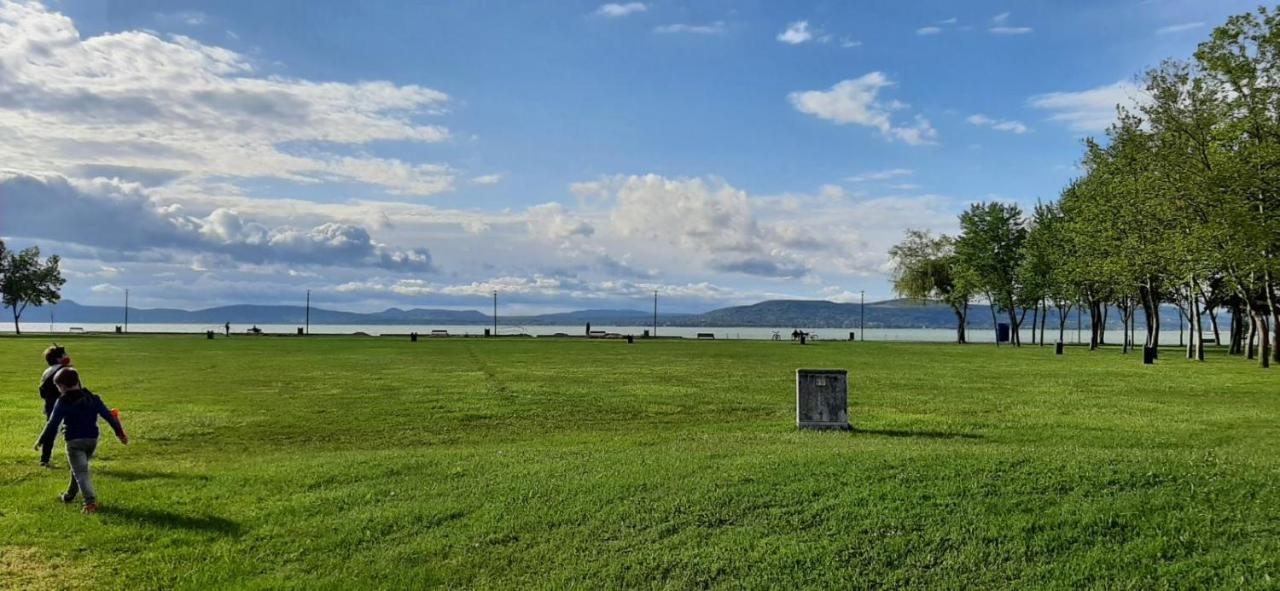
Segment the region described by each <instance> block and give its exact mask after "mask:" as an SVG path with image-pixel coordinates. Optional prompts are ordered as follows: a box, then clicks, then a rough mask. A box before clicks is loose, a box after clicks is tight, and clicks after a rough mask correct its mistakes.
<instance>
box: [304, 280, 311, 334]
mask: <svg viewBox="0 0 1280 591" xmlns="http://www.w3.org/2000/svg"><path fill="white" fill-rule="evenodd" d="M304 322H305V323H306V325H307V328H306V329H305V330H304V331H303V333H304V334H311V290H309V289H308V290H307V315H306V318H305V320H304Z"/></svg>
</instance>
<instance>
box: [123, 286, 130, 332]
mask: <svg viewBox="0 0 1280 591" xmlns="http://www.w3.org/2000/svg"><path fill="white" fill-rule="evenodd" d="M124 331H125V332H129V290H127V289H126V290H124Z"/></svg>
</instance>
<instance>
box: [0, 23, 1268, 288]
mask: <svg viewBox="0 0 1280 591" xmlns="http://www.w3.org/2000/svg"><path fill="white" fill-rule="evenodd" d="M0 6H2V8H0V143H2V144H3V145H4V146H5V147H3V148H0V156H2V157H3V158H2V159H0V163H3V164H0V236H3V237H4V239H5V240H6V242H9V243H11V244H12V245H14V246H26V245H30V244H38V245H40V246H41V247H42V248H43V249H44V250H45V251H48V252H58V253H61V254H62V255H63V256H64V257H65V259H66V269H67V275H68V284H67V286H66V290H65V295H66V297H70V298H72V299H76V300H77V301H81V302H85V303H114V302H115V300H117V299H119V296H120V291H121V290H123V289H125V288H129V289H130V290H131V293H132V294H133V298H134V301H137V302H139V303H140V305H166V306H179V307H188V308H191V307H201V306H205V305H213V304H220V303H230V302H246V301H270V302H287V301H292V300H294V299H297V294H298V293H300V292H301V291H302V290H304V289H312V290H313V294H314V299H315V300H316V301H318V302H320V303H322V304H325V305H332V306H335V307H344V308H351V309H377V308H380V307H385V306H389V305H397V306H402V307H403V306H424V307H428V306H431V307H434V306H440V307H461V308H470V307H476V306H480V305H483V302H484V301H485V298H486V297H487V294H488V293H489V292H490V291H492V290H494V289H497V290H499V291H500V292H502V293H503V294H505V295H504V301H507V302H509V305H510V306H511V309H512V310H513V311H527V312H533V311H544V310H560V309H572V308H584V307H593V308H599V307H639V308H643V307H644V304H643V302H644V297H645V294H651V293H652V291H653V290H658V291H659V292H660V293H662V294H664V295H665V296H666V297H665V301H667V302H668V305H669V306H671V308H672V309H678V310H684V311H695V310H705V309H709V308H713V307H717V306H720V305H725V304H733V303H744V302H751V301H756V300H759V299H763V298H772V297H800V298H826V299H836V300H847V299H851V298H854V297H856V294H857V292H858V291H859V290H866V292H867V294H868V297H869V298H871V299H880V298H887V297H891V296H892V293H891V291H890V289H889V285H888V280H887V277H888V275H887V271H888V269H887V266H886V263H887V256H886V251H887V249H888V247H889V246H890V245H891V244H892V243H893V242H894V241H895V240H896V239H897V238H898V237H899V236H900V235H901V233H902V232H903V230H905V229H907V228H929V229H933V230H936V231H941V232H949V231H954V226H955V222H954V217H955V214H956V213H957V212H958V211H959V210H960V209H962V208H963V207H965V205H966V204H968V203H970V202H973V201H980V200H989V199H1001V200H1007V201H1017V202H1020V203H1023V204H1026V205H1030V204H1032V203H1034V202H1035V200H1036V199H1037V198H1043V199H1051V198H1053V197H1054V196H1055V195H1056V194H1057V192H1058V191H1059V190H1060V188H1061V187H1062V186H1063V185H1064V183H1065V182H1066V181H1067V180H1068V179H1069V178H1071V176H1072V175H1073V174H1075V172H1076V171H1075V168H1074V164H1075V162H1076V161H1077V159H1078V157H1079V154H1080V141H1081V139H1082V138H1083V137H1085V136H1087V135H1096V134H1098V133H1100V132H1101V131H1102V129H1103V128H1104V127H1105V125H1106V123H1107V121H1109V120H1110V116H1111V112H1112V111H1113V106H1114V104H1115V103H1117V102H1131V101H1134V100H1140V92H1139V91H1138V90H1137V89H1136V87H1134V86H1133V85H1132V81H1133V79H1134V76H1135V75H1136V74H1138V73H1139V72H1140V71H1142V70H1143V69H1144V68H1146V67H1149V66H1152V65H1155V64H1157V63H1158V62H1159V61H1160V60H1161V59H1164V58H1168V57H1182V58H1185V57H1188V56H1189V55H1190V53H1191V52H1192V51H1193V50H1194V48H1195V45H1196V43H1198V42H1199V41H1200V40H1202V39H1204V38H1205V37H1206V36H1207V34H1208V33H1209V31H1210V30H1211V28H1212V26H1214V25H1215V24H1218V23H1220V22H1221V21H1223V20H1224V19H1225V17H1226V16H1227V15H1230V14H1235V13H1239V12H1244V11H1247V10H1249V9H1250V8H1251V4H1250V3H1248V2H1232V1H1216V2H1195V1H1181V0H1146V1H1142V0H1134V1H1131V2H1116V1H1111V2H1071V3H1063V2H1026V1H1022V2H1008V1H1005V2H966V3H956V2H899V3H884V2H816V3H802V2H790V3H778V2H729V1H724V2H698V3H687V2H657V1H655V2H643V3H641V2H630V3H618V4H604V3H600V2H547V3H529V4H518V3H510V2H501V3H499V2H459V3H451V4H426V3H392V2H379V3H328V2H283V1H281V2H261V1H259V2H219V3H212V4H210V5H203V4H200V3H181V2H128V1H119V0H114V1H109V2H97V1H65V2H50V3H47V4H43V5H41V4H31V3H8V2H6V3H3V4H0ZM52 211H57V212H61V213H62V214H64V215H62V216H60V217H59V218H55V217H54V216H52V215H51V212H52ZM55 219H57V220H59V221H57V222H55V221H54V220H55Z"/></svg>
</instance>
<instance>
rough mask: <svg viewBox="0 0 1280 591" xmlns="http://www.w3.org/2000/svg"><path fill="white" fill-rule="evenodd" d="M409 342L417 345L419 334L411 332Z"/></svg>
mask: <svg viewBox="0 0 1280 591" xmlns="http://www.w3.org/2000/svg"><path fill="white" fill-rule="evenodd" d="M409 342H411V343H416V342H418V333H416V332H411V333H409Z"/></svg>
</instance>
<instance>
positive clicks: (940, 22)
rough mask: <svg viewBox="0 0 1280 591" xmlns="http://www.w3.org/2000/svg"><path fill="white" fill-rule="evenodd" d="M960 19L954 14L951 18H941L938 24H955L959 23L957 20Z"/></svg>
mask: <svg viewBox="0 0 1280 591" xmlns="http://www.w3.org/2000/svg"><path fill="white" fill-rule="evenodd" d="M959 21H960V19H957V18H956V17H954V16H953V17H951V18H949V19H946V20H940V21H938V24H940V25H954V24H956V23H957V22H959Z"/></svg>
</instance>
